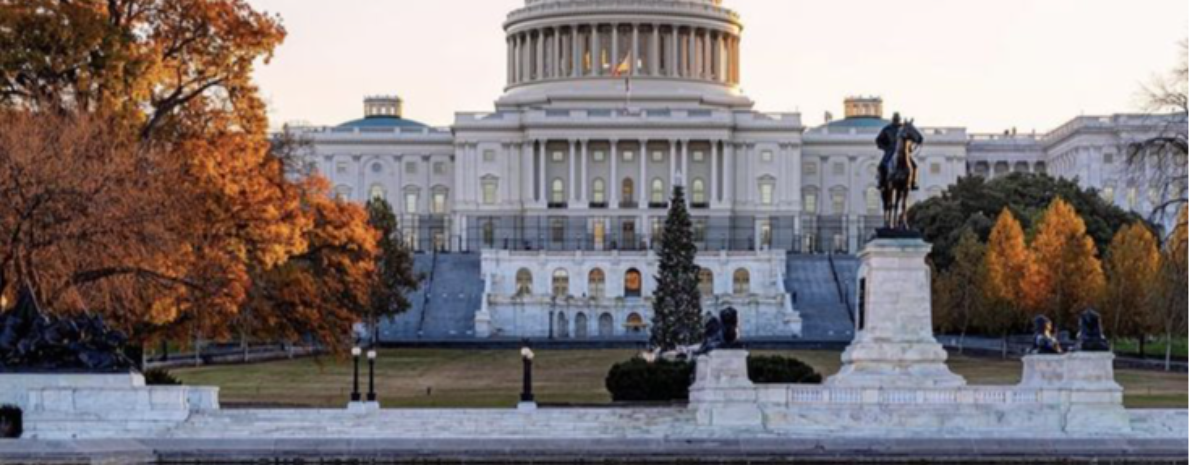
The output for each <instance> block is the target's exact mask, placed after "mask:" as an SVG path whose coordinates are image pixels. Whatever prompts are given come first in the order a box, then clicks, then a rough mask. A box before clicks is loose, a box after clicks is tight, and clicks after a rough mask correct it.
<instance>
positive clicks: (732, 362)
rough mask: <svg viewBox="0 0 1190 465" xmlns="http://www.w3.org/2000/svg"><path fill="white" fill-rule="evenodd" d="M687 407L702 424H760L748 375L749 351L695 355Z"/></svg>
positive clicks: (756, 398)
mask: <svg viewBox="0 0 1190 465" xmlns="http://www.w3.org/2000/svg"><path fill="white" fill-rule="evenodd" d="M697 363H698V364H697V366H696V368H695V374H694V385H692V386H690V408H692V409H694V410H695V411H696V413H697V421H698V424H699V425H701V426H714V427H732V428H762V427H763V426H764V414H763V413H762V412H761V409H760V398H759V390H758V389H756V385H755V384H752V380H750V379H748V351H746V350H716V351H714V352H711V353H709V354H707V355H703V356H701V357H699V358H698V362H697Z"/></svg>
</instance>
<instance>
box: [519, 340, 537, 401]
mask: <svg viewBox="0 0 1190 465" xmlns="http://www.w3.org/2000/svg"><path fill="white" fill-rule="evenodd" d="M521 364H522V366H523V370H524V379H523V382H522V386H521V403H520V404H518V405H517V409H518V410H529V411H531V410H537V402H536V401H535V400H534V399H533V349H530V348H529V345H528V343H527V342H526V344H525V346H524V347H522V348H521Z"/></svg>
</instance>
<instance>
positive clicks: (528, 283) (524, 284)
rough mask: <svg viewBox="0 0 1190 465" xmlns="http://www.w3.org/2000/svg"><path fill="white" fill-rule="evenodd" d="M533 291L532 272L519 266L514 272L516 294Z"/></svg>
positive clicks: (526, 293)
mask: <svg viewBox="0 0 1190 465" xmlns="http://www.w3.org/2000/svg"><path fill="white" fill-rule="evenodd" d="M532 293H533V272H531V271H529V270H528V269H526V268H521V269H520V270H519V271H517V272H516V295H529V294H532Z"/></svg>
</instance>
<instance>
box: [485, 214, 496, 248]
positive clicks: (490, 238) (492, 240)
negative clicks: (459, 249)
mask: <svg viewBox="0 0 1190 465" xmlns="http://www.w3.org/2000/svg"><path fill="white" fill-rule="evenodd" d="M483 245H484V247H489V248H490V247H492V246H494V245H496V223H495V222H493V221H492V220H490V219H489V220H484V222H483Z"/></svg>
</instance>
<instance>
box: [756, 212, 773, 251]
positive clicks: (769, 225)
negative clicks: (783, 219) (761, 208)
mask: <svg viewBox="0 0 1190 465" xmlns="http://www.w3.org/2000/svg"><path fill="white" fill-rule="evenodd" d="M756 226H757V227H756V229H757V230H758V231H757V232H758V233H760V247H761V248H765V249H769V248H772V247H773V220H769V219H764V220H760V221H758V222H757V225H756Z"/></svg>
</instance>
